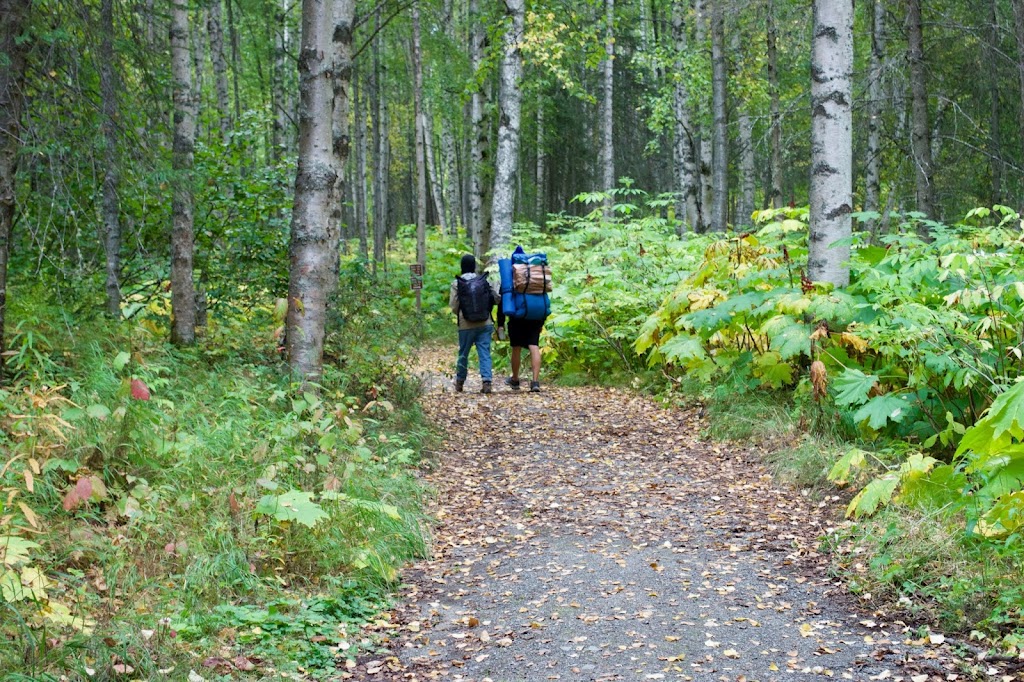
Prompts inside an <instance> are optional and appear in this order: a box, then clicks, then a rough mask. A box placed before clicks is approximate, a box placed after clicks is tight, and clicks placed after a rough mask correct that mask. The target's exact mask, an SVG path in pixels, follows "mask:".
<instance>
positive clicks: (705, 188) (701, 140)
mask: <svg viewBox="0 0 1024 682" xmlns="http://www.w3.org/2000/svg"><path fill="white" fill-rule="evenodd" d="M707 1H708V0H693V11H694V35H693V37H694V39H695V41H696V43H697V49H698V50H706V49H707V24H708V13H707V4H706V3H707ZM707 132H708V131H707V130H702V129H701V128H700V127H698V126H696V125H695V126H694V133H695V138H696V144H695V145H694V148H695V150H697V151H698V152H699V158H698V162H697V177H698V178H699V179H700V190H699V191H700V201H699V202H698V206H699V208H700V224H701V226H702V227H703V229H704V230H707V229H708V226H709V225H710V224H711V205H712V203H713V199H714V194H713V192H712V187H713V182H712V178H711V167H712V165H713V160H712V151H711V136H710V135H708V134H707Z"/></svg>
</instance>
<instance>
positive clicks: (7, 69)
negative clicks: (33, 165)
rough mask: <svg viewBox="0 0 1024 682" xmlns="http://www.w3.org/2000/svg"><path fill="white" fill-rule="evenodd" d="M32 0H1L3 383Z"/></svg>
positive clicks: (0, 330) (0, 351)
mask: <svg viewBox="0 0 1024 682" xmlns="http://www.w3.org/2000/svg"><path fill="white" fill-rule="evenodd" d="M31 8H32V0H0V55H3V60H4V65H3V68H0V380H2V379H3V362H4V357H5V356H4V355H3V352H4V351H5V350H6V349H7V346H6V344H5V342H4V332H5V331H6V328H5V325H6V321H7V264H8V260H9V258H10V253H11V238H12V231H13V227H14V208H15V201H16V198H17V184H16V180H17V178H16V176H17V172H18V153H19V150H20V148H21V139H22V133H21V112H22V109H23V108H24V105H25V87H24V84H25V66H26V61H27V55H28V48H29V45H30V43H29V42H28V41H26V40H24V39H23V38H24V31H25V28H26V25H27V24H28V17H29V12H30V11H31Z"/></svg>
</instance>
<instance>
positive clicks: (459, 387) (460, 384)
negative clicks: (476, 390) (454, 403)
mask: <svg viewBox="0 0 1024 682" xmlns="http://www.w3.org/2000/svg"><path fill="white" fill-rule="evenodd" d="M465 385H466V380H465V379H456V380H455V392H456V393H462V387H463V386H465Z"/></svg>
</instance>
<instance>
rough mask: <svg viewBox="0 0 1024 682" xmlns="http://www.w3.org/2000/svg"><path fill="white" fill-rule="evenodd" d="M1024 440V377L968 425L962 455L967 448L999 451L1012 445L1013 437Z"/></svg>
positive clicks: (984, 452) (958, 450) (981, 450)
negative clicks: (979, 417) (978, 418)
mask: <svg viewBox="0 0 1024 682" xmlns="http://www.w3.org/2000/svg"><path fill="white" fill-rule="evenodd" d="M1007 436H1009V438H1012V439H1015V440H1018V441H1020V440H1024V381H1022V382H1018V383H1016V384H1014V385H1013V387H1012V388H1010V390H1008V391H1006V392H1005V393H1003V394H1001V395H1000V396H999V397H998V398H996V399H995V400H994V401H993V402H992V406H991V407H990V408H989V409H988V412H987V413H986V414H985V416H984V417H983V418H982V419H981V420H979V421H978V423H977V424H975V425H974V426H972V427H971V428H969V429H967V432H966V433H965V434H964V437H963V440H961V441H960V447H958V448H957V450H956V452H957V454H958V455H959V454H960V453H962V452H966V451H967V450H972V451H974V452H976V453H978V454H986V453H993V452H998V451H999V449H1001V448H1003V447H1006V446H1007V445H1009V439H1008V438H1007Z"/></svg>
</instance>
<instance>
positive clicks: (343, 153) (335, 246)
mask: <svg viewBox="0 0 1024 682" xmlns="http://www.w3.org/2000/svg"><path fill="white" fill-rule="evenodd" d="M333 5H334V7H333V17H332V18H333V21H334V24H333V25H334V28H333V30H332V32H331V47H332V48H333V52H332V59H333V65H332V68H331V70H332V72H333V73H332V79H331V80H332V82H331V86H332V89H333V90H332V112H331V119H332V124H331V150H332V151H333V153H334V161H333V164H334V170H335V181H334V188H333V193H334V196H333V197H332V199H331V220H330V239H331V250H332V252H333V253H334V260H333V263H332V274H333V278H332V280H331V293H333V291H334V288H335V286H336V285H337V281H338V280H337V271H338V267H339V257H340V246H341V235H342V227H343V223H344V220H345V210H344V208H345V199H346V195H347V194H350V193H351V192H346V191H345V166H346V165H347V163H348V157H349V152H350V150H351V126H350V123H349V111H350V106H349V103H350V101H351V95H350V90H351V86H352V32H353V30H354V28H353V26H352V23H353V22H354V21H355V11H356V10H355V0H333Z"/></svg>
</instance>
